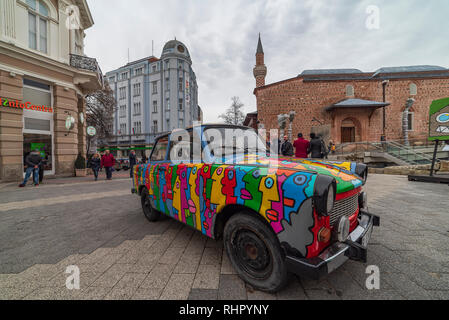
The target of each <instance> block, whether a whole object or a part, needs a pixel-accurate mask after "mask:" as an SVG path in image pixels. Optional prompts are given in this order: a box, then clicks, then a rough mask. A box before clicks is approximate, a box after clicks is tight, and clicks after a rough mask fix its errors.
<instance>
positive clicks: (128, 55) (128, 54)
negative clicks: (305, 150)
mask: <svg viewBox="0 0 449 320" xmlns="http://www.w3.org/2000/svg"><path fill="white" fill-rule="evenodd" d="M128 63H129V48H128Z"/></svg>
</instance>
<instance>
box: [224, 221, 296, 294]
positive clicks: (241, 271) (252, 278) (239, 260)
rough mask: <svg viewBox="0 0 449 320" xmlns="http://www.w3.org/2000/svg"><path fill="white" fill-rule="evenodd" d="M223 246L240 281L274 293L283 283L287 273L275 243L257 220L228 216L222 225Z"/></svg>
mask: <svg viewBox="0 0 449 320" xmlns="http://www.w3.org/2000/svg"><path fill="white" fill-rule="evenodd" d="M224 245H225V248H226V253H227V254H228V257H229V260H230V261H231V264H232V266H233V267H234V269H235V270H236V271H237V273H238V275H239V276H240V278H242V279H243V280H244V281H245V282H247V283H249V284H250V285H251V286H253V287H254V288H255V289H258V290H261V291H265V292H270V293H274V292H277V291H279V290H280V289H281V288H282V287H283V286H284V285H285V284H286V281H287V274H288V273H287V267H286V265H285V262H284V257H283V256H282V249H281V247H280V245H279V241H278V240H277V238H276V235H275V234H274V233H273V231H272V230H271V229H270V228H269V227H268V226H266V225H265V224H264V223H263V222H262V221H261V220H260V219H258V218H257V217H254V216H252V215H250V214H246V213H237V214H235V215H234V216H232V217H231V218H230V219H229V220H228V222H227V223H226V225H225V229H224Z"/></svg>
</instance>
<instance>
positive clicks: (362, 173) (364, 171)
mask: <svg viewBox="0 0 449 320" xmlns="http://www.w3.org/2000/svg"><path fill="white" fill-rule="evenodd" d="M355 174H356V175H358V176H359V177H360V178H361V179H362V181H363V184H365V183H366V180H367V179H368V166H367V165H366V164H364V163H357V165H356V166H355Z"/></svg>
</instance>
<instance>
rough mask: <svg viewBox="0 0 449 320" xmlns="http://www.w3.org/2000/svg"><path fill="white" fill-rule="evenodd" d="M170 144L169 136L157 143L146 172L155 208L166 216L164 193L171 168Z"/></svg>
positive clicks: (167, 212)
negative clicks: (167, 172) (168, 154)
mask: <svg viewBox="0 0 449 320" xmlns="http://www.w3.org/2000/svg"><path fill="white" fill-rule="evenodd" d="M168 143H169V138H168V136H163V137H161V138H159V139H158V140H157V141H156V143H155V145H154V148H153V152H152V153H151V156H150V160H149V163H150V165H149V166H148V168H147V172H146V180H147V181H148V183H149V186H150V187H149V189H148V190H149V193H150V199H151V201H152V205H153V208H155V209H156V210H158V211H160V212H162V213H165V214H169V211H168V208H167V205H166V203H165V195H166V193H165V194H164V191H166V190H167V184H166V180H165V172H166V170H167V167H168V166H169V161H168V160H167V151H168Z"/></svg>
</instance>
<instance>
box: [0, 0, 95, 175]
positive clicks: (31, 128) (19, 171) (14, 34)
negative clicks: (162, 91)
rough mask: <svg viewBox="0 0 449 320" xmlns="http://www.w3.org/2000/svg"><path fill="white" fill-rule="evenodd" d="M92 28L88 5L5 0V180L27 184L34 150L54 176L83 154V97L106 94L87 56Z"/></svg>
mask: <svg viewBox="0 0 449 320" xmlns="http://www.w3.org/2000/svg"><path fill="white" fill-rule="evenodd" d="M93 24H94V21H93V18H92V15H91V13H90V10H89V6H88V4H87V1H86V0H0V100H1V104H0V181H18V180H20V179H22V178H23V172H24V158H25V157H26V155H27V154H28V153H29V152H30V151H32V150H36V149H38V150H39V151H40V153H41V156H42V157H43V158H45V159H46V160H47V161H46V162H47V164H46V165H45V168H44V169H45V172H46V175H56V176H70V175H73V174H74V162H75V159H76V157H77V155H78V153H81V154H82V155H85V154H86V123H85V121H84V119H85V118H86V106H85V96H86V95H87V94H89V93H91V92H93V91H96V90H100V89H102V88H103V74H102V72H101V70H100V68H99V66H98V63H97V61H96V60H95V59H93V58H89V57H86V56H85V55H84V37H85V30H86V29H89V28H90V27H92V26H93ZM68 118H70V119H71V121H72V120H73V121H74V123H72V125H71V127H70V128H69V129H68V128H67V127H66V122H67V119H68Z"/></svg>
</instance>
